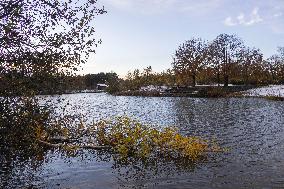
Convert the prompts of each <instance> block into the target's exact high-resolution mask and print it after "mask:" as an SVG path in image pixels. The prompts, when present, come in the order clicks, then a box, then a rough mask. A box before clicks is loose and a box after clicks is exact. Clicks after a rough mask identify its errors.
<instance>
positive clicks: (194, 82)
mask: <svg viewBox="0 0 284 189" xmlns="http://www.w3.org/2000/svg"><path fill="white" fill-rule="evenodd" d="M195 84H196V77H195V74H193V75H192V87H195Z"/></svg>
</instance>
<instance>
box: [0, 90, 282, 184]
mask: <svg viewBox="0 0 284 189" xmlns="http://www.w3.org/2000/svg"><path fill="white" fill-rule="evenodd" d="M41 98H43V99H44V100H45V101H48V102H49V103H51V104H55V106H60V107H65V108H64V109H63V108H61V109H58V110H57V111H58V113H60V114H62V113H64V114H70V113H74V114H78V113H79V114H81V116H82V118H84V119H86V120H88V121H89V122H91V121H96V120H99V119H102V118H109V117H112V116H117V115H128V116H131V117H134V118H137V119H139V120H141V121H142V122H144V123H148V124H151V125H159V126H167V125H175V126H177V127H178V128H179V129H180V131H181V132H182V133H183V134H185V135H197V136H202V137H203V138H207V139H216V140H217V141H218V142H219V144H220V145H221V146H222V147H226V148H228V149H229V151H228V152H224V153H217V154H209V156H208V159H207V160H206V161H204V162H199V163H197V164H194V165H192V164H191V165H182V163H181V164H176V163H173V162H159V161H157V162H153V164H150V165H146V166H145V165H143V164H141V163H139V162H132V163H131V162H130V163H128V164H120V163H118V162H117V161H115V160H113V158H112V157H111V156H109V155H108V154H104V153H100V154H98V152H94V151H83V152H82V153H81V154H80V155H79V156H77V157H66V156H64V155H63V154H60V153H58V152H47V153H44V154H41V155H40V156H39V157H35V158H29V159H24V160H21V158H14V159H13V161H11V162H9V159H7V158H6V159H5V160H3V159H2V161H0V163H1V164H2V167H1V166H0V179H1V180H0V186H2V187H4V186H5V188H21V187H31V186H33V187H34V188H102V189H104V188H284V117H283V115H284V103H283V102H274V101H269V100H265V99H260V98H243V99H240V98H220V99H205V98H200V99H199V98H187V97H173V98H172V97H123V96H111V95H107V94H103V93H94V94H91V93H88V94H70V95H62V96H41ZM65 105H67V106H65ZM11 157H12V156H11ZM31 188H32V187H31Z"/></svg>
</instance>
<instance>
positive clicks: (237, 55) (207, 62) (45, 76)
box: [0, 34, 284, 95]
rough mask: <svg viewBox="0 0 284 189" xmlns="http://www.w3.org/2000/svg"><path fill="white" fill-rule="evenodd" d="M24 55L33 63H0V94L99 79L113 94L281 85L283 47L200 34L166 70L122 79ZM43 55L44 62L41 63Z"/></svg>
mask: <svg viewBox="0 0 284 189" xmlns="http://www.w3.org/2000/svg"><path fill="white" fill-rule="evenodd" d="M24 57H25V59H27V57H31V58H30V59H31V60H36V62H32V63H31V64H30V65H28V64H26V63H25V62H23V61H20V59H19V58H18V59H19V60H18V61H19V64H18V65H17V64H13V65H9V67H8V66H6V65H5V64H2V65H0V93H1V94H13V95H15V94H19V95H20V94H23V93H24V94H26V93H27V92H25V91H28V92H32V93H34V94H52V93H64V92H68V91H74V90H84V89H95V88H96V85H97V84H98V83H104V84H107V85H108V86H109V87H108V89H107V90H108V91H109V92H111V93H114V92H117V91H127V90H138V89H139V88H140V87H142V86H147V85H167V86H174V85H178V86H193V87H194V86H195V85H196V84H220V85H223V86H225V87H226V86H228V84H229V83H231V84H235V85H267V84H283V83H284V47H278V49H277V53H276V54H275V55H272V56H271V57H269V58H266V59H265V58H264V55H263V54H262V52H261V51H260V50H259V49H257V48H255V47H248V46H246V45H245V43H244V42H243V40H242V39H240V38H239V37H238V36H236V35H228V34H220V35H219V36H217V37H216V38H215V39H214V40H212V41H205V40H203V39H201V38H192V39H190V40H186V41H185V42H184V43H182V44H181V45H180V46H179V47H178V48H177V50H176V51H175V53H174V54H173V61H172V67H171V68H169V69H168V70H166V71H163V72H161V73H156V72H153V70H152V67H151V66H149V67H147V68H145V69H143V70H138V69H136V70H134V71H133V72H129V73H128V74H127V76H126V77H125V78H124V79H120V78H119V77H118V75H117V74H116V73H114V72H110V73H98V74H87V75H83V76H80V75H77V76H76V75H72V74H71V72H70V74H68V72H66V69H70V68H69V67H68V66H66V68H65V67H63V69H62V66H61V67H60V66H57V64H58V63H57V62H58V61H57V59H55V60H56V61H54V60H53V59H54V57H52V56H48V57H47V58H46V57H45V56H43V55H41V54H25V55H24ZM35 57H36V58H35ZM42 57H43V58H42ZM25 59H24V60H25ZM30 59H29V61H30ZM41 59H42V60H44V61H43V62H42V63H41V62H40V61H39V60H41ZM47 60H50V62H49V61H47ZM54 62H55V63H54ZM27 63H28V62H27ZM64 69H65V70H64ZM71 69H73V70H75V68H73V67H71ZM45 70H46V71H45Z"/></svg>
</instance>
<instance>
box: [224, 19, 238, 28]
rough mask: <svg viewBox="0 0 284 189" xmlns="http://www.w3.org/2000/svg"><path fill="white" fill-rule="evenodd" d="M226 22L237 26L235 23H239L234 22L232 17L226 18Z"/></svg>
mask: <svg viewBox="0 0 284 189" xmlns="http://www.w3.org/2000/svg"><path fill="white" fill-rule="evenodd" d="M224 24H225V25H226V26H235V25H237V24H238V23H236V22H233V19H232V17H227V18H226V19H225V21H224Z"/></svg>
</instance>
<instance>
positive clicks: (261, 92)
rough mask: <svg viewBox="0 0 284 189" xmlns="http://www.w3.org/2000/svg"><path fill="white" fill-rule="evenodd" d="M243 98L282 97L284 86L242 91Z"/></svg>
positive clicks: (283, 95)
mask: <svg viewBox="0 0 284 189" xmlns="http://www.w3.org/2000/svg"><path fill="white" fill-rule="evenodd" d="M244 95H245V96H279V97H284V85H269V86H267V87H261V88H255V89H250V90H247V91H244Z"/></svg>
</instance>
